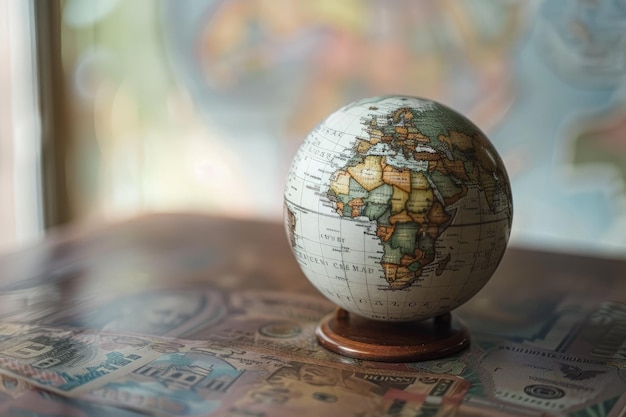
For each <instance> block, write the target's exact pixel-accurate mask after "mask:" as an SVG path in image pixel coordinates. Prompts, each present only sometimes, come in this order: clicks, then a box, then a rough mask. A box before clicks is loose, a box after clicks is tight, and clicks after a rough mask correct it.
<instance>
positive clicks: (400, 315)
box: [284, 96, 513, 321]
mask: <svg viewBox="0 0 626 417" xmlns="http://www.w3.org/2000/svg"><path fill="white" fill-rule="evenodd" d="M284 197H285V199H284V203H285V204H284V207H285V210H284V213H285V227H286V230H287V234H288V237H289V240H290V242H291V247H292V250H293V253H294V255H295V257H296V259H297V261H298V264H299V265H300V268H301V269H302V271H303V273H304V275H305V276H306V277H307V278H308V280H309V281H310V282H311V283H312V284H313V285H314V286H315V287H316V288H317V289H318V290H319V291H320V292H321V293H322V294H323V295H324V296H326V297H327V298H328V299H330V300H331V301H332V302H334V303H335V304H336V305H338V306H339V307H341V308H343V309H345V310H347V311H349V312H351V313H354V314H358V315H360V316H363V317H366V318H370V319H374V320H382V321H412V320H422V319H427V318H431V317H435V316H438V315H441V314H444V313H447V312H449V311H450V310H452V309H454V308H456V307H458V306H460V305H461V304H463V303H465V302H466V301H467V300H469V299H470V298H471V297H472V296H474V295H475V294H476V293H477V292H478V291H479V290H480V289H481V288H482V287H483V286H484V285H485V284H486V283H487V282H488V281H489V279H490V278H491V276H492V275H493V273H494V271H495V270H496V268H497V266H498V264H499V262H500V260H501V259H502V256H503V254H504V252H505V250H506V246H507V243H508V239H509V234H510V230H511V223H512V216H513V203H512V196H511V187H510V182H509V179H508V176H507V173H506V169H505V167H504V164H503V162H502V160H501V158H500V156H499V155H498V153H497V151H496V149H495V148H494V146H493V145H492V144H491V142H490V141H489V140H488V139H487V137H486V136H485V135H484V133H482V132H481V131H480V129H479V128H478V127H476V126H475V125H474V124H473V123H472V122H470V121H469V120H468V119H467V118H465V117H464V116H462V115H461V114H459V113H457V112H456V111H454V110H452V109H450V108H448V107H446V106H444V105H442V104H439V103H437V102H434V101H431V100H427V99H424V98H418V97H410V96H382V97H373V98H367V99H362V100H358V101H355V102H353V103H351V104H348V105H347V106H345V107H343V108H341V109H339V110H337V111H336V112H334V113H332V114H331V115H329V116H328V117H327V118H326V119H324V120H323V121H322V122H321V123H320V124H319V125H318V126H317V127H315V128H314V129H313V130H312V131H311V132H310V133H309V135H308V136H307V137H306V139H305V140H304V142H303V143H302V145H301V146H300V148H299V149H298V151H297V153H296V155H295V157H294V160H293V163H292V165H291V168H290V170H289V173H288V177H287V182H286V186H285V194H284Z"/></svg>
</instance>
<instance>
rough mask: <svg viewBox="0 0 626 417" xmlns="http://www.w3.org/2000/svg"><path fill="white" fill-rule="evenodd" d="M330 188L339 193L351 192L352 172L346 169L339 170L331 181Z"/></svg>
mask: <svg viewBox="0 0 626 417" xmlns="http://www.w3.org/2000/svg"><path fill="white" fill-rule="evenodd" d="M330 189H331V190H332V191H334V192H335V193H337V194H348V193H350V174H348V173H347V172H346V171H337V172H336V173H335V177H334V178H333V179H332V180H331V181H330Z"/></svg>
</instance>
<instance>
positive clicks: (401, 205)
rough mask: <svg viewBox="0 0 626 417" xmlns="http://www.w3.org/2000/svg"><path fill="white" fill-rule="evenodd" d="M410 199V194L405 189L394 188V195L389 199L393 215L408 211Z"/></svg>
mask: <svg viewBox="0 0 626 417" xmlns="http://www.w3.org/2000/svg"><path fill="white" fill-rule="evenodd" d="M408 199H409V193H408V192H406V191H404V190H403V189H401V188H399V187H396V186H393V193H392V194H391V198H390V199H389V204H390V205H391V214H397V213H400V212H401V211H404V210H405V209H406V202H407V200H408Z"/></svg>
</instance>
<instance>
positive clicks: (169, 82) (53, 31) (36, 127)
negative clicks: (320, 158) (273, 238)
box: [0, 0, 626, 256]
mask: <svg viewBox="0 0 626 417" xmlns="http://www.w3.org/2000/svg"><path fill="white" fill-rule="evenodd" d="M381 94H408V95H418V96H424V97H428V98H431V99H435V100H438V101H440V102H443V103H445V104H447V105H449V106H451V107H453V108H455V109H457V110H459V111H460V112H462V113H464V114H466V115H467V116H468V117H469V118H470V119H472V120H473V121H474V122H475V123H476V124H477V125H479V126H480V127H481V128H482V129H483V130H484V131H485V132H486V133H487V135H488V136H489V137H490V138H491V140H492V142H493V143H494V144H495V146H496V148H497V149H498V150H499V151H500V153H501V155H502V156H503V159H504V160H505V164H506V166H507V169H508V171H509V175H510V177H511V180H512V186H513V196H514V203H515V213H514V227H513V235H512V244H515V245H518V246H532V247H540V248H543V249H550V250H556V251H568V252H578V253H591V254H601V255H615V256H626V200H625V198H626V189H625V181H626V0H534V1H529V0H466V1H463V2H459V1H456V0H437V1H435V0H431V1H427V0H422V1H415V0H395V1H392V2H390V1H383V0H343V1H341V2H339V1H334V0H316V1H314V2H313V1H304V0H186V1H184V2H181V1H175V0H159V1H153V0H133V1H121V0H97V1H93V0H62V1H59V0H48V1H44V0H39V1H37V0H4V1H2V2H0V201H1V202H2V204H1V205H0V250H3V249H11V248H14V247H17V246H20V245H24V244H28V243H29V242H33V241H36V240H38V239H40V238H41V237H42V236H43V235H45V231H46V230H47V229H48V228H50V227H54V226H57V225H60V224H64V223H67V222H72V221H84V220H93V221H104V220H106V221H111V220H118V219H122V218H127V217H131V216H135V215H138V214H141V213H147V212H161V211H199V212H206V213H212V214H220V215H226V216H229V217H245V218H261V219H270V220H276V221H280V220H281V218H282V189H283V185H284V179H285V174H286V171H287V170H288V168H289V165H290V163H291V158H292V156H293V154H294V153H295V151H296V149H297V148H298V146H299V144H300V143H301V142H302V140H303V139H304V137H305V136H306V134H307V133H308V131H309V130H310V129H312V128H313V127H314V126H315V125H316V124H317V123H318V122H319V121H320V120H321V119H322V118H323V117H324V116H326V115H327V114H329V113H331V112H332V111H334V110H336V109H338V108H339V107H341V106H343V105H344V104H347V103H348V102H350V101H352V100H355V99H357V98H361V97H366V96H373V95H381Z"/></svg>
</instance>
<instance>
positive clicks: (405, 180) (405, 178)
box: [383, 161, 411, 193]
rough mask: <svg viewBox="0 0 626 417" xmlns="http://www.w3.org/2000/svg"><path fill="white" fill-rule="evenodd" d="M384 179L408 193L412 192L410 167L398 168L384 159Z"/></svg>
mask: <svg viewBox="0 0 626 417" xmlns="http://www.w3.org/2000/svg"><path fill="white" fill-rule="evenodd" d="M383 181H384V182H385V183H386V184H389V185H393V186H395V187H397V188H400V189H401V190H403V191H406V192H407V193H410V192H411V171H410V170H409V169H398V168H395V167H393V166H391V165H387V164H385V163H384V161H383Z"/></svg>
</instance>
